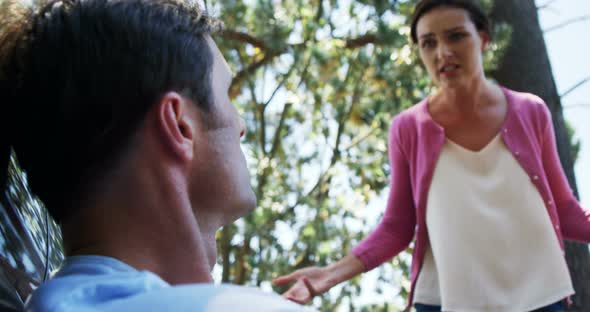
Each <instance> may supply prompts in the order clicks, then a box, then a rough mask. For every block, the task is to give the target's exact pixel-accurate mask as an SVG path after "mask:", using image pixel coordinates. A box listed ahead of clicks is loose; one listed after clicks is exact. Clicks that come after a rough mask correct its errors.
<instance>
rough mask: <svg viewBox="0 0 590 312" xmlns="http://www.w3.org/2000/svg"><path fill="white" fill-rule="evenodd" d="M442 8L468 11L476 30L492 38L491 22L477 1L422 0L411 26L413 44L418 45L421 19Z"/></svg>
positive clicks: (415, 9)
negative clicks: (418, 28) (418, 29)
mask: <svg viewBox="0 0 590 312" xmlns="http://www.w3.org/2000/svg"><path fill="white" fill-rule="evenodd" d="M440 7H451V8H458V9H463V10H465V11H467V13H468V14H469V18H470V19H471V21H472V22H473V24H475V28H476V29H477V30H478V31H483V32H485V33H486V34H488V36H489V37H490V38H492V31H491V25H490V20H489V19H488V17H487V16H486V14H485V12H484V11H483V10H482V8H481V7H480V5H479V3H478V2H477V0H421V1H420V2H418V4H416V7H415V8H414V14H413V16H412V22H411V24H410V25H411V37H412V42H414V43H418V35H417V33H416V32H417V30H416V28H417V27H418V21H419V20H420V18H421V17H422V16H423V15H424V14H426V13H428V12H430V11H432V10H434V9H436V8H440Z"/></svg>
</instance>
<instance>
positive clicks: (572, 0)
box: [536, 0, 590, 208]
mask: <svg viewBox="0 0 590 312" xmlns="http://www.w3.org/2000/svg"><path fill="white" fill-rule="evenodd" d="M536 3H537V6H541V5H543V4H546V3H549V7H548V8H545V9H541V10H540V12H539V19H540V23H541V27H542V28H543V29H548V28H550V27H551V26H554V25H559V24H561V23H563V22H564V21H567V20H571V19H576V18H578V17H582V16H587V17H588V19H586V20H583V21H580V22H576V23H572V24H570V25H568V26H565V27H563V28H560V29H558V30H554V31H550V32H547V33H545V42H546V44H547V50H548V52H549V58H550V60H551V65H552V68H553V76H554V78H555V81H556V84H557V90H559V93H560V94H563V93H564V92H565V91H567V90H568V89H570V88H571V87H573V86H574V85H576V84H577V83H579V82H580V81H582V80H584V79H586V78H590V60H589V56H590V40H589V37H588V32H589V31H590V1H588V0H537V1H536ZM561 104H562V106H563V108H564V116H565V119H566V120H567V121H569V122H570V123H571V125H572V126H573V127H574V129H575V136H576V137H577V138H578V139H579V140H580V141H581V150H580V154H579V156H578V160H577V162H576V164H575V167H574V170H575V173H576V180H577V186H578V192H579V194H580V199H581V202H582V205H583V206H585V207H589V208H590V80H589V81H588V82H586V83H585V84H583V85H581V86H580V87H579V88H577V89H575V90H574V91H573V92H571V93H570V94H568V95H567V96H565V97H563V98H562V99H561Z"/></svg>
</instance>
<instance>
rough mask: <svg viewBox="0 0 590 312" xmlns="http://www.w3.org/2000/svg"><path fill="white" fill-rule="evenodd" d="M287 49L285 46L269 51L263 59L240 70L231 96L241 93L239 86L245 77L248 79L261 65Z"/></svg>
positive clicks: (231, 90) (232, 86)
mask: <svg viewBox="0 0 590 312" xmlns="http://www.w3.org/2000/svg"><path fill="white" fill-rule="evenodd" d="M287 50H288V49H287V48H284V49H282V50H278V51H273V52H270V53H267V54H265V55H264V57H263V58H262V59H261V60H259V61H257V62H254V63H252V64H250V65H248V66H247V67H246V68H244V69H242V70H241V71H240V72H238V73H237V74H236V76H235V77H234V79H233V80H232V82H231V88H230V96H231V97H235V96H237V95H238V94H239V92H240V90H239V89H238V86H239V85H240V84H241V83H242V81H243V80H244V79H246V77H248V76H250V75H252V74H253V73H254V72H255V71H256V70H258V69H259V68H260V67H262V66H264V65H266V64H268V63H270V62H272V60H273V59H274V58H275V57H277V56H279V55H282V54H284V53H286V52H287Z"/></svg>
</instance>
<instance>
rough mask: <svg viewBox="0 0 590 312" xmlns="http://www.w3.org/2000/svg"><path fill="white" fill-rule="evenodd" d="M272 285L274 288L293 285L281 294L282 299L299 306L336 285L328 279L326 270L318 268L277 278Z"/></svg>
mask: <svg viewBox="0 0 590 312" xmlns="http://www.w3.org/2000/svg"><path fill="white" fill-rule="evenodd" d="M272 283H273V284H274V285H276V286H284V285H288V284H293V286H291V288H289V290H287V291H286V292H285V293H283V297H284V298H286V299H288V300H291V301H294V302H297V303H299V304H306V303H309V302H310V301H311V299H313V297H315V296H317V295H321V294H323V293H324V292H326V291H327V290H328V289H330V288H331V287H332V286H334V285H335V284H336V283H335V281H333V280H332V279H331V278H330V276H329V272H328V271H327V270H326V268H320V267H309V268H304V269H300V270H297V271H295V272H293V273H291V274H288V275H283V276H279V277H277V278H275V279H274V280H273V281H272Z"/></svg>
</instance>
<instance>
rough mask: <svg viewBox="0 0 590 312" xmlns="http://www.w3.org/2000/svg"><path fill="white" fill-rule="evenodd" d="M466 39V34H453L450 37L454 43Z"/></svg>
mask: <svg viewBox="0 0 590 312" xmlns="http://www.w3.org/2000/svg"><path fill="white" fill-rule="evenodd" d="M464 37H465V34H463V33H452V34H450V35H449V39H451V40H452V41H459V40H461V39H463V38H464Z"/></svg>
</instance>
